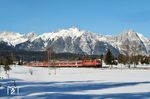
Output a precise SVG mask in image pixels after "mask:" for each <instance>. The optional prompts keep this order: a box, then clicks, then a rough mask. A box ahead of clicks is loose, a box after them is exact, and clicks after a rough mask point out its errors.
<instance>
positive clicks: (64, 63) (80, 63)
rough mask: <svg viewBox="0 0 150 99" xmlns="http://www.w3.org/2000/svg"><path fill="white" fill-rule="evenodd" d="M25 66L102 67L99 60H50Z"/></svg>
mask: <svg viewBox="0 0 150 99" xmlns="http://www.w3.org/2000/svg"><path fill="white" fill-rule="evenodd" d="M25 65H27V66H32V67H102V61H101V60H100V59H96V60H78V61H69V60H63V61H58V60H55V61H54V60H51V61H50V62H30V63H26V64H25Z"/></svg>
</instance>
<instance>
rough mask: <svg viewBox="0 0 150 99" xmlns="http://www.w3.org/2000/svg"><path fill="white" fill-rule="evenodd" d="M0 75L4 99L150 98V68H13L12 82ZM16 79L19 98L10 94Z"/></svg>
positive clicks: (1, 98)
mask: <svg viewBox="0 0 150 99" xmlns="http://www.w3.org/2000/svg"><path fill="white" fill-rule="evenodd" d="M148 67H150V66H148ZM0 76H1V77H3V79H0V84H1V87H0V99H3V98H4V99H5V98H6V99H8V98H11V99H22V98H23V99H37V98H38V99H58V98H59V99H70V98H71V99H103V98H109V99H110V98H115V99H122V98H125V99H129V98H132V99H148V98H150V69H127V68H125V69H104V68H101V69H100V68H49V69H48V68H41V67H39V68H35V67H25V66H12V70H11V71H10V72H9V79H8V78H7V77H6V75H5V72H4V71H2V72H1V73H0ZM14 80H15V82H16V83H15V85H16V87H17V88H19V94H18V95H11V94H10V93H7V91H8V90H7V89H8V88H7V86H14Z"/></svg>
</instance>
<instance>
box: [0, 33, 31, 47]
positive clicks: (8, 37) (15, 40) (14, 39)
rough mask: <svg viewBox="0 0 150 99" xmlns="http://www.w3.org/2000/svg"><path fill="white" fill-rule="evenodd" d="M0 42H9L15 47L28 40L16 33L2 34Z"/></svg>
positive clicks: (0, 34)
mask: <svg viewBox="0 0 150 99" xmlns="http://www.w3.org/2000/svg"><path fill="white" fill-rule="evenodd" d="M0 40H3V41H4V42H8V43H10V44H12V45H13V46H15V45H17V44H19V43H22V42H25V41H27V40H28V39H27V38H25V37H24V35H23V34H20V33H15V32H0Z"/></svg>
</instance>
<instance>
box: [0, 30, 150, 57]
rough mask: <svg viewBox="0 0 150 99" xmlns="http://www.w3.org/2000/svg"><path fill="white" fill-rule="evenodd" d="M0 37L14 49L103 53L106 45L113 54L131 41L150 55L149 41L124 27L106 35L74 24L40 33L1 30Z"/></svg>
mask: <svg viewBox="0 0 150 99" xmlns="http://www.w3.org/2000/svg"><path fill="white" fill-rule="evenodd" d="M0 40H1V41H5V42H8V43H9V44H10V45H13V46H14V47H15V48H16V49H21V50H31V51H33V50H34V51H41V50H46V48H53V49H55V52H56V53H62V52H69V53H79V54H82V53H84V54H91V55H101V54H104V53H106V52H107V49H108V48H110V49H111V51H112V52H113V54H114V55H118V54H119V53H122V54H125V52H126V51H127V49H125V46H126V45H128V46H129V48H130V49H131V47H132V45H136V49H137V50H138V53H139V54H142V55H150V41H149V40H148V39H147V38H145V37H144V36H143V35H142V34H140V33H137V32H135V31H133V30H127V31H124V32H122V33H121V34H119V35H117V36H107V35H106V36H105V35H101V34H98V33H92V32H89V31H85V30H80V29H78V28H76V27H71V28H68V29H60V30H58V31H55V32H49V33H43V34H41V35H36V34H35V33H32V32H31V33H28V34H27V35H23V34H19V33H12V32H1V35H0ZM130 52H132V51H130ZM131 54H132V53H131Z"/></svg>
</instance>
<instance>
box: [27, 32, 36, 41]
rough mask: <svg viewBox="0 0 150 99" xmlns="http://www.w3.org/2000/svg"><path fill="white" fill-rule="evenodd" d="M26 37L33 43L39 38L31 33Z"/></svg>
mask: <svg viewBox="0 0 150 99" xmlns="http://www.w3.org/2000/svg"><path fill="white" fill-rule="evenodd" d="M25 37H26V38H28V39H29V40H31V41H33V40H34V39H35V38H36V37H37V34H36V33H35V32H29V33H28V34H26V35H25Z"/></svg>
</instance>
